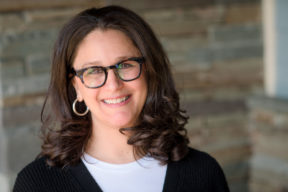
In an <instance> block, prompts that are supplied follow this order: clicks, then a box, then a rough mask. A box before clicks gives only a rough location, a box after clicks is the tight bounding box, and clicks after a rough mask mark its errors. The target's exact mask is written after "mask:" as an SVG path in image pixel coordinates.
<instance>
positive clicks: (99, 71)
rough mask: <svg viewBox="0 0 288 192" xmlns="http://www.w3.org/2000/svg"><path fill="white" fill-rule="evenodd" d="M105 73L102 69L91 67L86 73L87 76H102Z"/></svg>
mask: <svg viewBox="0 0 288 192" xmlns="http://www.w3.org/2000/svg"><path fill="white" fill-rule="evenodd" d="M102 73H104V71H103V69H102V68H99V67H91V68H88V69H87V70H86V71H85V74H86V75H94V74H102Z"/></svg>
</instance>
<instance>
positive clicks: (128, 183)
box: [81, 153, 167, 192]
mask: <svg viewBox="0 0 288 192" xmlns="http://www.w3.org/2000/svg"><path fill="white" fill-rule="evenodd" d="M81 159H82V161H83V163H84V165H85V166H86V167H87V169H88V170H89V172H90V174H91V175H92V177H93V178H94V179H95V181H96V182H97V184H98V185H99V186H100V188H101V189H102V190H103V191H104V192H135V191H137V192H161V191H162V190H163V185H164V181H165V176H166V170H167V165H164V166H162V165H160V163H159V161H158V160H156V159H154V158H151V157H143V158H141V159H139V160H138V161H134V162H131V163H127V164H111V163H106V162H103V161H100V160H98V159H95V158H94V157H92V156H90V155H88V154H87V153H84V155H83V156H82V158H81Z"/></svg>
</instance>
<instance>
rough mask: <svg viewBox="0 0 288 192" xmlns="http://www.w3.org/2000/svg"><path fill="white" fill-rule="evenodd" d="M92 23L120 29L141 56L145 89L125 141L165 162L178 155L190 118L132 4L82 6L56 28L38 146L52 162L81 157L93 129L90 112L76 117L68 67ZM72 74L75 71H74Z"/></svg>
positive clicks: (183, 146)
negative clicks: (63, 24)
mask: <svg viewBox="0 0 288 192" xmlns="http://www.w3.org/2000/svg"><path fill="white" fill-rule="evenodd" d="M95 29H100V30H107V29H114V30H119V31H121V32H123V33H124V34H126V35H127V37H129V38H130V39H131V40H132V42H133V43H134V45H135V47H136V48H138V49H139V51H140V53H141V54H142V56H143V57H144V58H145V75H146V80H147V85H148V95H147V98H146V102H145V104H144V107H143V109H142V112H141V114H140V117H139V119H140V123H139V124H138V125H137V126H135V127H129V128H122V129H120V132H121V133H123V131H131V136H130V137H129V138H128V144H130V145H133V148H134V153H135V154H136V155H140V156H143V155H147V154H148V155H150V156H152V157H154V158H156V159H158V160H160V161H161V163H162V164H166V163H168V162H170V161H178V160H180V159H182V158H183V157H184V156H185V155H186V154H187V152H188V143H189V140H188V137H187V131H186V129H185V128H184V126H185V124H186V123H187V121H188V117H187V116H186V115H185V111H183V110H181V109H180V106H179V95H178V93H177V91H176V89H175V86H174V82H173V78H172V74H171V71H170V68H169V65H170V64H169V60H168V58H167V56H166V54H165V52H164V50H163V48H162V46H161V44H160V42H159V41H158V39H157V38H156V36H155V34H154V33H153V31H152V30H151V28H150V27H149V25H148V24H147V23H146V22H145V21H144V20H143V19H142V18H141V17H139V16H138V15H137V14H135V13H134V12H132V11H131V10H128V9H125V8H122V7H119V6H107V7H103V8H99V9H97V8H91V9H87V10H84V11H83V12H81V13H79V14H78V15H76V16H75V17H74V18H73V19H72V20H71V21H69V22H68V23H67V24H66V25H65V26H64V27H63V29H62V30H61V31H60V34H59V37H58V39H57V41H56V43H55V47H54V52H53V60H52V70H51V81H50V86H49V89H48V93H47V96H46V100H45V103H44V105H43V108H42V113H41V120H42V129H41V130H42V131H41V133H42V139H43V144H42V152H41V156H46V157H47V163H48V164H49V165H51V166H62V167H63V166H66V165H73V164H76V163H77V162H79V160H80V158H81V156H82V155H83V149H84V148H85V146H86V144H87V142H88V140H89V138H90V136H91V132H92V130H91V129H92V128H91V125H92V123H91V114H90V113H88V114H87V115H85V116H84V117H79V116H77V115H75V114H74V113H73V110H72V103H73V101H74V100H75V98H76V92H75V89H74V87H73V85H72V82H71V73H70V71H71V69H72V66H73V61H74V58H75V54H76V51H77V47H78V46H79V44H80V42H81V41H82V40H83V39H84V38H85V37H86V35H87V34H89V33H90V32H91V31H93V30H95ZM72 78H73V77H72Z"/></svg>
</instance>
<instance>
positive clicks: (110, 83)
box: [104, 69, 123, 91]
mask: <svg viewBox="0 0 288 192" xmlns="http://www.w3.org/2000/svg"><path fill="white" fill-rule="evenodd" d="M104 86H105V87H106V89H109V90H112V91H114V90H117V89H119V88H121V87H122V86H123V81H121V80H120V79H119V78H118V76H117V74H116V72H115V71H114V70H113V69H110V70H108V71H107V80H106V83H105V85H104Z"/></svg>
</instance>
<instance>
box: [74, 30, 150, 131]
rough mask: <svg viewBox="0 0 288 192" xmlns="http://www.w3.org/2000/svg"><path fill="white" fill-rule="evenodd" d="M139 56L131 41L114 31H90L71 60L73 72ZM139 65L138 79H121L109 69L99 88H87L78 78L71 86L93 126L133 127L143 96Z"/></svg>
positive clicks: (143, 77) (143, 89) (144, 95)
mask: <svg viewBox="0 0 288 192" xmlns="http://www.w3.org/2000/svg"><path fill="white" fill-rule="evenodd" d="M131 57H141V54H140V52H139V50H138V49H137V48H136V47H135V46H134V45H133V43H132V41H131V40H130V39H129V38H128V37H127V36H126V35H125V34H124V33H122V32H121V31H118V30H112V29H108V30H94V31H92V32H90V33H89V34H88V35H87V36H86V37H85V38H84V40H83V41H82V42H81V43H80V45H79V47H78V50H77V52H76V57H75V60H74V63H73V67H74V69H75V70H76V71H77V70H79V69H83V68H86V67H89V66H104V67H106V66H110V65H114V64H116V63H118V62H119V61H122V60H124V59H127V58H131ZM143 67H144V66H142V74H141V76H140V77H139V78H138V79H135V80H133V81H129V82H124V81H122V80H120V79H119V78H118V77H117V76H116V75H115V73H114V71H113V70H108V76H107V80H106V83H105V84H104V85H103V86H102V87H99V88H95V89H91V88H87V87H86V86H85V85H84V84H83V83H82V82H81V80H80V78H78V77H76V76H75V77H74V79H73V85H74V87H75V90H76V92H77V98H78V101H82V100H84V101H85V103H86V105H87V106H88V107H89V109H90V112H91V115H92V121H93V126H94V127H95V126H96V127H98V126H105V127H113V128H122V127H129V126H134V125H135V124H136V123H137V120H138V117H139V114H140V113H141V111H142V108H143V106H144V103H145V101H146V96H147V83H146V79H145V74H144V71H145V69H143Z"/></svg>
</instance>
